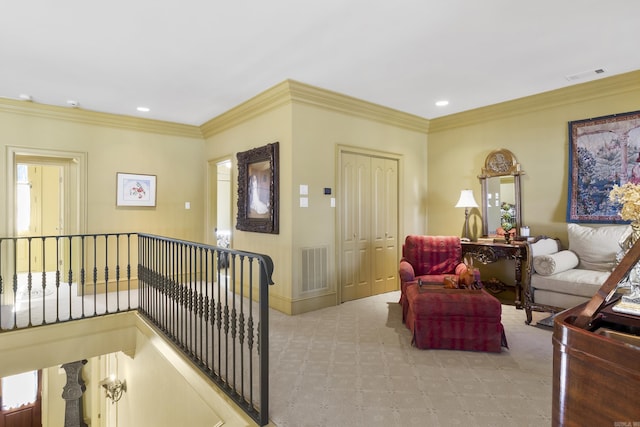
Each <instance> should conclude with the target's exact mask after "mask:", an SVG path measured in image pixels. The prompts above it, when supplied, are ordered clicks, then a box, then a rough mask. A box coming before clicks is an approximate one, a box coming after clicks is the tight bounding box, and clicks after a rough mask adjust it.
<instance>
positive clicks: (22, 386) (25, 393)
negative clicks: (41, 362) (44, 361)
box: [2, 371, 38, 411]
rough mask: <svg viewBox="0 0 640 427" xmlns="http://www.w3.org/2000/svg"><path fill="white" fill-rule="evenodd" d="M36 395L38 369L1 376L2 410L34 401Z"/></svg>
mask: <svg viewBox="0 0 640 427" xmlns="http://www.w3.org/2000/svg"><path fill="white" fill-rule="evenodd" d="M37 397H38V371H31V372H25V373H22V374H17V375H12V376H10V377H4V378H2V410H3V411H6V410H9V409H15V408H19V407H21V406H23V405H28V404H30V403H34V402H35V401H36V399H37Z"/></svg>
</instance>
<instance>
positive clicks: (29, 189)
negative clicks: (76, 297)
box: [16, 163, 63, 272]
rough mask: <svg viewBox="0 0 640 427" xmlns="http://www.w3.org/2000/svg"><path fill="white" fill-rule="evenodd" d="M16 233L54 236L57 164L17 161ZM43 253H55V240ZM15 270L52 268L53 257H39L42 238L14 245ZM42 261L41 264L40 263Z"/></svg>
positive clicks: (58, 213) (58, 222)
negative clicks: (15, 252) (15, 253)
mask: <svg viewBox="0 0 640 427" xmlns="http://www.w3.org/2000/svg"><path fill="white" fill-rule="evenodd" d="M16 171H17V172H16V175H17V177H18V179H17V181H16V186H17V189H16V193H17V194H18V197H17V203H16V217H17V218H18V221H17V224H16V228H17V230H16V234H17V235H18V236H55V235H58V234H60V233H61V230H62V223H63V218H62V206H63V203H62V197H63V192H62V181H63V168H62V166H60V165H46V164H32V163H17V165H16ZM46 244H47V246H48V247H47V248H46V251H45V252H44V253H49V254H52V253H55V241H53V240H49V241H48V242H47V243H46ZM17 256H18V258H17V270H18V272H26V271H32V272H36V271H38V272H40V271H55V270H56V263H57V260H56V259H55V258H53V257H50V258H47V259H44V260H43V250H42V240H40V239H33V240H32V241H31V244H27V242H26V241H24V240H22V241H20V242H19V244H18V248H17ZM43 261H44V265H43Z"/></svg>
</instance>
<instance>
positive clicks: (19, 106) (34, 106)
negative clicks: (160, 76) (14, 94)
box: [0, 98, 202, 139]
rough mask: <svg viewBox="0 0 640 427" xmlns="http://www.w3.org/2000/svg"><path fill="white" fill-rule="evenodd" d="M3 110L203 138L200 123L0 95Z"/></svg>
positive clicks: (96, 124)
mask: <svg viewBox="0 0 640 427" xmlns="http://www.w3.org/2000/svg"><path fill="white" fill-rule="evenodd" d="M0 112H4V113H12V114H19V115H24V116H33V117H40V118H45V119H54V120H64V121H69V122H74V123H80V124H88V125H95V126H105V127H112V128H117V129H127V130H135V131H140V132H150V133H158V134H163V135H175V136H184V137H188V138H198V139H202V133H201V131H200V128H199V127H198V126H192V125H184V124H180V123H173V122H165V121H161V120H152V119H143V118H138V117H131V116H124V115H119V114H109V113H99V112H96V111H90V110H83V109H81V108H68V107H59V106H55V105H46V104H38V103H35V102H29V101H18V100H14V99H9V98H0Z"/></svg>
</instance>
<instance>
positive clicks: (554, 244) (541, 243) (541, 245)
mask: <svg viewBox="0 0 640 427" xmlns="http://www.w3.org/2000/svg"><path fill="white" fill-rule="evenodd" d="M558 250H559V248H558V241H557V240H556V239H550V238H548V237H547V238H544V239H540V240H538V241H537V242H535V243H532V244H531V256H532V257H534V258H535V257H537V256H540V255H549V254H555V253H556V252H558Z"/></svg>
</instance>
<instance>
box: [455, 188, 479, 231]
mask: <svg viewBox="0 0 640 427" xmlns="http://www.w3.org/2000/svg"><path fill="white" fill-rule="evenodd" d="M477 207H478V204H477V203H476V199H474V198H473V191H471V190H462V191H461V192H460V199H459V200H458V203H456V208H464V237H463V240H466V241H469V240H470V239H469V208H477Z"/></svg>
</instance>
